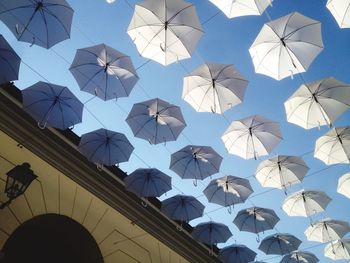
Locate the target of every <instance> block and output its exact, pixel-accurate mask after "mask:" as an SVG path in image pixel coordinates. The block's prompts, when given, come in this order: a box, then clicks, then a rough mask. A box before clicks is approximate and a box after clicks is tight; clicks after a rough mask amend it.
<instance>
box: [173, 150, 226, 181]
mask: <svg viewBox="0 0 350 263" xmlns="http://www.w3.org/2000/svg"><path fill="white" fill-rule="evenodd" d="M221 161H222V157H221V156H220V155H219V154H218V153H217V152H216V151H214V150H213V149H212V148H211V147H209V146H197V145H188V146H186V147H184V148H182V149H181V150H179V151H177V152H175V153H173V154H172V155H171V161H170V167H169V168H170V169H171V170H173V171H174V172H175V173H177V174H178V175H179V176H180V177H181V178H183V179H195V180H197V179H198V180H203V179H205V178H207V177H208V176H211V175H213V174H215V173H218V172H219V168H220V164H221Z"/></svg>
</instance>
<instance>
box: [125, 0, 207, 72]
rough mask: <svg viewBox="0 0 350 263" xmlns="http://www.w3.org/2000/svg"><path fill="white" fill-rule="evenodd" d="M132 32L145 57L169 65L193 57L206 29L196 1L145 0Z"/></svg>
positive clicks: (130, 26)
mask: <svg viewBox="0 0 350 263" xmlns="http://www.w3.org/2000/svg"><path fill="white" fill-rule="evenodd" d="M128 34H129V36H130V37H131V39H132V41H133V42H134V44H135V45H136V48H137V50H138V51H139V53H140V55H141V56H143V57H146V58H149V59H152V60H154V61H157V62H159V63H161V64H163V65H169V64H171V63H173V62H176V61H178V60H181V59H185V58H189V57H191V54H192V52H193V51H194V49H195V47H196V45H197V42H198V41H199V39H200V38H201V37H202V34H203V30H202V26H201V24H200V22H199V19H198V17H197V14H196V10H195V7H194V6H193V4H190V3H188V2H185V1H183V0H171V1H167V0H145V1H143V2H142V3H139V4H137V5H136V6H135V11H134V14H133V17H132V19H131V22H130V24H129V28H128Z"/></svg>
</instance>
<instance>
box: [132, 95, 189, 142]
mask: <svg viewBox="0 0 350 263" xmlns="http://www.w3.org/2000/svg"><path fill="white" fill-rule="evenodd" d="M126 122H127V123H128V124H129V126H130V128H131V130H132V132H133V133H134V135H135V136H136V137H138V138H141V139H145V140H148V141H149V142H150V143H151V144H158V143H163V142H168V141H176V139H177V137H178V136H179V135H180V133H181V132H182V130H183V129H184V128H185V127H186V123H185V120H184V118H183V116H182V113H181V109H180V107H178V106H175V105H173V104H170V103H168V102H166V101H164V100H161V99H158V98H156V99H152V100H147V101H144V102H140V103H136V104H134V106H133V107H132V109H131V111H130V113H129V115H128V117H127V118H126Z"/></svg>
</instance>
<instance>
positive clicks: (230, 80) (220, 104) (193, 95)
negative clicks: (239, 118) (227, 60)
mask: <svg viewBox="0 0 350 263" xmlns="http://www.w3.org/2000/svg"><path fill="white" fill-rule="evenodd" d="M247 85H248V81H247V80H245V79H244V77H243V76H242V75H241V74H240V73H239V72H238V71H237V69H236V68H235V67H234V66H233V65H229V64H213V63H210V64H204V65H202V66H200V67H199V68H197V69H196V70H194V71H193V72H192V73H190V74H189V75H188V76H186V77H185V78H184V87H183V92H182V98H183V99H184V100H185V101H187V102H188V103H189V104H190V105H191V106H192V107H193V108H194V109H195V110H196V111H199V112H213V113H223V112H224V111H226V110H228V109H230V108H232V107H233V106H235V105H237V104H239V103H241V102H242V101H243V97H244V92H245V89H246V87H247Z"/></svg>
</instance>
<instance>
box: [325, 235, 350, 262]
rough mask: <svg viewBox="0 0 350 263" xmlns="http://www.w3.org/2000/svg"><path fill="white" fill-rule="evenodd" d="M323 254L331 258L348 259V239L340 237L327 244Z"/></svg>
mask: <svg viewBox="0 0 350 263" xmlns="http://www.w3.org/2000/svg"><path fill="white" fill-rule="evenodd" d="M324 255H325V256H326V257H328V258H330V259H333V260H342V259H345V260H349V259H350V239H340V240H336V241H333V242H332V243H330V244H328V245H327V246H326V247H325V249H324Z"/></svg>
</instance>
